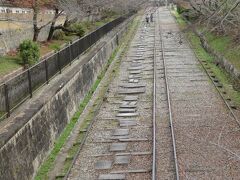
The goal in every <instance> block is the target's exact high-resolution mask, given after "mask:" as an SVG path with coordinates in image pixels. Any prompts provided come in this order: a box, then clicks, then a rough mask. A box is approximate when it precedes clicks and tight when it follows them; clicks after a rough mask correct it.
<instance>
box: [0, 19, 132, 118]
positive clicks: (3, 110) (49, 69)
mask: <svg viewBox="0 0 240 180" xmlns="http://www.w3.org/2000/svg"><path fill="white" fill-rule="evenodd" d="M131 15H132V14H128V15H125V16H121V17H119V18H117V19H115V20H113V21H111V22H109V23H107V24H105V25H103V26H102V27H100V28H98V29H97V30H95V31H93V32H92V33H89V34H88V35H86V36H84V37H82V38H80V39H78V40H76V41H74V42H72V43H70V44H69V45H68V46H66V47H64V48H63V49H61V50H60V51H58V52H56V53H54V54H53V55H51V56H49V57H47V58H46V59H44V60H42V61H40V62H39V63H38V64H36V65H34V66H33V67H31V68H29V69H27V70H25V71H24V72H22V73H21V74H19V75H17V76H15V77H13V78H12V79H10V80H8V81H7V82H5V83H4V84H1V85H0V120H2V119H5V118H6V117H9V116H10V114H11V112H12V111H13V110H14V109H15V108H17V107H18V106H19V105H20V104H22V103H23V102H24V101H25V100H26V99H28V98H31V97H32V96H33V92H34V91H36V90H37V89H38V88H39V87H41V86H43V85H45V84H48V83H49V81H50V79H51V78H52V77H53V76H55V75H56V74H58V73H59V74H61V72H62V69H63V68H64V67H65V66H67V65H69V64H71V62H72V61H74V60H75V59H76V58H78V57H79V56H80V55H81V54H82V53H83V52H84V51H86V50H87V49H88V48H90V47H91V46H92V45H93V44H95V43H96V42H97V41H98V40H99V39H100V38H101V37H103V36H104V35H105V34H107V33H108V32H110V31H111V30H112V29H113V28H114V27H116V26H117V25H119V24H120V23H122V22H123V21H124V20H126V19H127V18H129V17H130V16H131Z"/></svg>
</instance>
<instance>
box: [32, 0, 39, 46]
mask: <svg viewBox="0 0 240 180" xmlns="http://www.w3.org/2000/svg"><path fill="white" fill-rule="evenodd" d="M37 17H38V2H37V0H34V2H33V41H37V40H38V35H39V32H40V29H39V28H38V22H37Z"/></svg>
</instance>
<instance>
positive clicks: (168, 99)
mask: <svg viewBox="0 0 240 180" xmlns="http://www.w3.org/2000/svg"><path fill="white" fill-rule="evenodd" d="M158 19H159V20H160V17H159V13H158ZM159 35H160V39H161V50H162V59H163V66H164V76H165V84H166V92H167V101H168V109H169V121H170V128H171V136H172V146H173V155H174V163H175V173H176V180H179V179H180V177H179V167H178V158H177V148H176V140H175V132H174V125H173V117H172V105H171V97H170V90H169V83H168V74H167V67H166V61H165V51H164V41H163V35H162V28H161V25H160V23H159Z"/></svg>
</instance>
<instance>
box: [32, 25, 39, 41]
mask: <svg viewBox="0 0 240 180" xmlns="http://www.w3.org/2000/svg"><path fill="white" fill-rule="evenodd" d="M33 29H34V34H33V41H35V42H36V41H37V40H38V35H39V33H40V29H38V28H37V27H34V28H33Z"/></svg>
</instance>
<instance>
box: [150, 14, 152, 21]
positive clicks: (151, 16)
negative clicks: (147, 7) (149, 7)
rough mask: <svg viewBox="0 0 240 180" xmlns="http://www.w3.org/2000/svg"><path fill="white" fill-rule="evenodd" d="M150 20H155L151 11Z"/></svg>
mask: <svg viewBox="0 0 240 180" xmlns="http://www.w3.org/2000/svg"><path fill="white" fill-rule="evenodd" d="M150 20H151V22H153V13H151V16H150Z"/></svg>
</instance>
